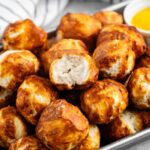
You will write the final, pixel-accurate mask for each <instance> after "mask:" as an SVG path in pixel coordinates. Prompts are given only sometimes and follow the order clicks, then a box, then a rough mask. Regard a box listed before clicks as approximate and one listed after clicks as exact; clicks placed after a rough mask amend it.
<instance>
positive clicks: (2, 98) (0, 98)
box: [0, 87, 13, 108]
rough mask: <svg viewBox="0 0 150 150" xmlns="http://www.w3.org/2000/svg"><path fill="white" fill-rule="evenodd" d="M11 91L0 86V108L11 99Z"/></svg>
mask: <svg viewBox="0 0 150 150" xmlns="http://www.w3.org/2000/svg"><path fill="white" fill-rule="evenodd" d="M12 95H13V91H12V90H7V89H4V88H2V87H0V108H2V107H4V106H6V105H8V104H9V103H10V101H11V100H12Z"/></svg>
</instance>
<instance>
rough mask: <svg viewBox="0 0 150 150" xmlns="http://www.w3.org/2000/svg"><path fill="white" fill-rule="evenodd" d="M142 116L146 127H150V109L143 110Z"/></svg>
mask: <svg viewBox="0 0 150 150" xmlns="http://www.w3.org/2000/svg"><path fill="white" fill-rule="evenodd" d="M140 115H141V118H142V119H143V124H144V127H145V128H147V127H150V111H141V112H140Z"/></svg>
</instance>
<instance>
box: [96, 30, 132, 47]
mask: <svg viewBox="0 0 150 150" xmlns="http://www.w3.org/2000/svg"><path fill="white" fill-rule="evenodd" d="M112 40H125V41H126V43H128V44H131V46H132V42H131V40H130V38H129V36H128V35H126V34H125V33H123V32H119V31H111V32H100V33H99V35H98V38H97V47H98V46H99V44H101V43H103V42H105V41H112Z"/></svg>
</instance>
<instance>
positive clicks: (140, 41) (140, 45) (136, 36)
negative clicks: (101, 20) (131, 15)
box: [97, 24, 146, 57]
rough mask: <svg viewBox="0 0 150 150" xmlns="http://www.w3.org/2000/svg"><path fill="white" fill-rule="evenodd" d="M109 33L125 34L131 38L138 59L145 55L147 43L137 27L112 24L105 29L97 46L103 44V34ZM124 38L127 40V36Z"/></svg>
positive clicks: (98, 39)
mask: <svg viewBox="0 0 150 150" xmlns="http://www.w3.org/2000/svg"><path fill="white" fill-rule="evenodd" d="M109 32H110V33H111V32H120V33H122V34H125V35H126V36H127V37H128V38H129V40H130V43H131V44H132V49H133V51H134V52H135V54H136V56H137V57H139V56H141V55H143V54H144V53H145V51H146V43H145V40H144V38H143V36H142V34H140V33H139V32H138V31H137V29H136V28H135V27H133V26H128V25H125V24H122V25H114V24H111V25H107V26H105V27H103V28H102V30H101V32H100V34H99V35H98V38H97V46H98V45H99V44H101V34H102V33H103V34H108V33H109ZM124 38H125V36H124ZM126 39H127V38H126Z"/></svg>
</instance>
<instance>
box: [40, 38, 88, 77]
mask: <svg viewBox="0 0 150 150" xmlns="http://www.w3.org/2000/svg"><path fill="white" fill-rule="evenodd" d="M59 51H60V52H59ZM69 51H71V52H73V51H74V52H75V53H85V54H88V50H87V47H86V45H85V44H84V43H83V42H82V41H80V40H75V39H62V40H60V41H58V42H57V43H55V44H54V45H53V46H52V47H50V49H49V50H48V51H45V52H43V53H42V54H41V62H42V65H43V67H44V70H45V72H46V73H47V74H48V73H49V67H50V64H51V63H52V61H53V60H54V59H56V58H59V57H60V56H61V55H62V54H63V53H68V52H69Z"/></svg>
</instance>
